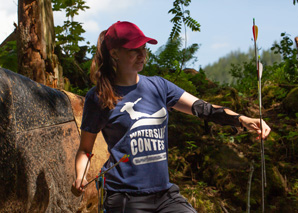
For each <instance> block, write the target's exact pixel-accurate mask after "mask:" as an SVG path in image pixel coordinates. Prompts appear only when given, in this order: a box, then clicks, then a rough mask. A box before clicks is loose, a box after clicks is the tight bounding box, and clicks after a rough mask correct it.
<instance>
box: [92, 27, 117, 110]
mask: <svg viewBox="0 0 298 213" xmlns="http://www.w3.org/2000/svg"><path fill="white" fill-rule="evenodd" d="M105 34H106V30H104V31H102V32H101V33H100V35H99V37H98V41H97V49H96V53H95V56H94V57H93V60H92V64H91V68H90V78H91V81H92V82H93V83H94V84H95V85H96V89H97V92H98V96H99V100H100V105H101V107H102V108H103V109H104V108H106V107H108V108H109V109H113V108H114V107H115V104H116V103H117V101H118V100H119V99H120V98H121V97H120V96H118V95H117V94H116V92H115V89H114V82H115V77H116V71H115V68H114V67H116V64H115V62H113V60H112V57H111V56H110V53H109V51H108V49H107V46H106V43H105V40H104V37H105Z"/></svg>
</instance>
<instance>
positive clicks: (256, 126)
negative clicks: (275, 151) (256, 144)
mask: <svg viewBox="0 0 298 213" xmlns="http://www.w3.org/2000/svg"><path fill="white" fill-rule="evenodd" d="M241 118H242V124H243V125H244V126H245V127H247V129H249V130H252V131H254V132H256V133H257V134H258V137H257V138H256V139H260V138H261V137H262V138H263V139H265V138H267V137H268V135H269V133H270V131H271V129H270V127H269V126H268V125H267V124H266V122H265V121H264V120H262V131H261V128H260V126H261V123H260V119H258V118H249V117H245V116H241Z"/></svg>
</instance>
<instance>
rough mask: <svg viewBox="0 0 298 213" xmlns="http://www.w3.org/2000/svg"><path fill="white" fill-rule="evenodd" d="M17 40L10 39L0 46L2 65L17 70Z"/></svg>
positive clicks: (0, 61)
mask: <svg viewBox="0 0 298 213" xmlns="http://www.w3.org/2000/svg"><path fill="white" fill-rule="evenodd" d="M17 60H18V56H17V42H16V41H9V42H7V43H6V44H5V45H4V46H3V47H1V48H0V67H3V68H6V69H9V70H11V71H14V72H17V70H18V61H17Z"/></svg>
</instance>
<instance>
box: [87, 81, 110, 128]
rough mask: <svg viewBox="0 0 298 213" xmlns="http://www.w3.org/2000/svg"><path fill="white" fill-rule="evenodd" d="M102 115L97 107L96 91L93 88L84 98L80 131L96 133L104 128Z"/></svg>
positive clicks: (102, 111)
mask: <svg viewBox="0 0 298 213" xmlns="http://www.w3.org/2000/svg"><path fill="white" fill-rule="evenodd" d="M104 113H105V112H104V110H102V109H101V107H100V105H99V99H98V97H97V95H96V89H95V87H93V88H92V89H91V90H90V91H89V92H88V93H87V95H86V97H85V103H84V110H83V117H82V125H81V130H84V131H86V132H90V133H94V134H96V133H98V132H99V131H100V130H101V129H102V128H103V126H104V120H105V119H104V116H103V115H104Z"/></svg>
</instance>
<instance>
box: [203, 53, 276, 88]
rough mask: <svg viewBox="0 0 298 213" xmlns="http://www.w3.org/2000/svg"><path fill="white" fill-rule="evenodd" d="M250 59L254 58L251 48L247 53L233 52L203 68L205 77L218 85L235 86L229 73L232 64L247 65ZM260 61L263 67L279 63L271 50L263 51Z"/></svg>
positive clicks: (234, 81)
mask: <svg viewBox="0 0 298 213" xmlns="http://www.w3.org/2000/svg"><path fill="white" fill-rule="evenodd" d="M252 58H254V51H253V49H251V48H250V49H249V50H248V52H247V53H243V52H240V51H239V50H238V51H233V52H231V53H229V54H228V55H227V56H225V57H222V58H220V59H219V60H218V62H215V63H213V64H211V65H208V66H206V67H204V70H205V72H206V75H207V77H208V78H209V79H211V80H212V81H214V82H219V83H220V84H233V83H234V84H235V83H236V79H235V78H234V77H233V76H232V74H231V72H230V70H231V69H232V64H235V65H236V66H237V67H239V66H240V64H243V63H249V62H250V61H251V59H252ZM261 59H262V63H263V65H264V67H266V66H268V65H273V64H274V63H275V62H276V63H280V61H281V57H280V55H279V54H274V53H273V51H271V50H263V51H262V54H261ZM254 73H256V72H254Z"/></svg>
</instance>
